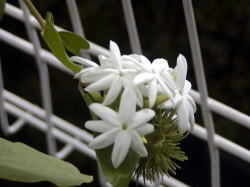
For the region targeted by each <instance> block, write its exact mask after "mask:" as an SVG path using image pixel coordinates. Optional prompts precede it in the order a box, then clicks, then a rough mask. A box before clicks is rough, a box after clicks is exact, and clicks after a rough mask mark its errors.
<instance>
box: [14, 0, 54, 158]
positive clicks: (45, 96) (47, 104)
mask: <svg viewBox="0 0 250 187" xmlns="http://www.w3.org/2000/svg"><path fill="white" fill-rule="evenodd" d="M19 4H20V6H21V8H22V10H23V13H24V19H25V20H27V21H25V22H24V25H25V27H26V30H27V33H28V37H29V39H30V41H32V44H33V47H34V52H35V55H34V58H35V61H36V63H37V68H38V73H39V78H40V84H41V88H40V89H41V92H42V103H43V107H44V108H45V111H46V117H45V118H46V123H47V124H48V129H47V133H46V137H47V138H46V140H47V145H48V152H49V153H50V154H52V155H55V154H56V150H57V148H56V142H55V140H54V138H53V136H52V133H51V130H52V128H53V124H52V123H51V121H50V118H51V115H52V113H53V111H52V110H53V109H52V104H51V93H50V83H49V71H48V67H47V64H46V63H44V62H42V59H41V56H40V53H39V51H40V50H41V45H40V41H39V38H38V36H37V33H36V30H35V28H34V27H33V26H31V24H30V22H29V16H30V13H29V10H28V9H27V7H26V5H25V3H24V2H23V1H22V0H19Z"/></svg>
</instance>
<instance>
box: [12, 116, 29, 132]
mask: <svg viewBox="0 0 250 187" xmlns="http://www.w3.org/2000/svg"><path fill="white" fill-rule="evenodd" d="M24 125H25V120H24V119H23V118H19V119H18V120H16V121H15V122H14V123H13V124H11V126H9V128H8V134H15V133H16V132H18V131H19V130H20V129H21V128H22V127H23V126H24Z"/></svg>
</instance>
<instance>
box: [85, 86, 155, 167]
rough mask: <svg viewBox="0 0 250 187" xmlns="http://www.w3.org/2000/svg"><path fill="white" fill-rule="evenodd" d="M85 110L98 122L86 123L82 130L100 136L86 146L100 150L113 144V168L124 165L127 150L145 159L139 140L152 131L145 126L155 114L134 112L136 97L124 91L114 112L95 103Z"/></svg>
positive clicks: (144, 151) (143, 110) (142, 145)
mask: <svg viewBox="0 0 250 187" xmlns="http://www.w3.org/2000/svg"><path fill="white" fill-rule="evenodd" d="M89 108H90V110H91V111H92V112H94V113H95V114H96V115H97V116H98V117H99V118H100V119H101V120H92V121H87V122H86V123H85V127H86V128H87V129H89V130H92V131H95V132H98V133H102V134H100V135H99V136H97V137H96V138H95V139H94V140H93V141H92V142H91V143H90V145H89V146H90V147H91V148H93V149H102V148H105V147H108V146H110V145H112V144H114V145H113V151H112V163H113V166H114V167H115V168H117V167H119V166H120V164H121V163H122V162H123V161H124V159H125V158H126V156H127V154H128V151H129V149H130V147H131V148H132V150H133V151H135V152H136V153H138V154H139V155H140V156H141V157H146V156H147V154H148V153H147V150H146V148H145V146H144V144H143V141H142V137H141V136H144V135H147V134H149V133H152V132H153V131H154V127H153V125H152V124H150V123H147V122H148V121H150V120H151V119H152V118H153V117H154V115H155V112H154V111H153V110H151V109H142V110H140V111H137V112H136V96H135V94H134V92H133V91H131V89H129V88H126V89H125V90H124V92H123V94H122V97H121V101H120V106H119V111H118V112H115V111H113V110H112V109H110V108H108V107H106V106H104V105H102V104H98V103H94V104H91V105H90V107H89Z"/></svg>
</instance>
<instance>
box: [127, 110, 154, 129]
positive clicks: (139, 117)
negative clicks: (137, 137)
mask: <svg viewBox="0 0 250 187" xmlns="http://www.w3.org/2000/svg"><path fill="white" fill-rule="evenodd" d="M154 116H155V112H154V111H153V110H151V109H142V110H140V111H139V112H136V113H135V117H134V118H133V119H132V123H131V125H130V128H137V127H139V126H140V125H144V124H145V123H146V122H148V121H150V120H151V119H152V118H153V117H154Z"/></svg>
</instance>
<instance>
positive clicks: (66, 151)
mask: <svg viewBox="0 0 250 187" xmlns="http://www.w3.org/2000/svg"><path fill="white" fill-rule="evenodd" d="M72 151H74V147H73V146H72V145H71V144H68V145H66V146H64V148H62V149H61V150H60V151H58V152H57V153H56V154H55V156H56V157H57V158H60V159H64V158H66V157H67V156H68V155H69V154H70V153H72Z"/></svg>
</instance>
